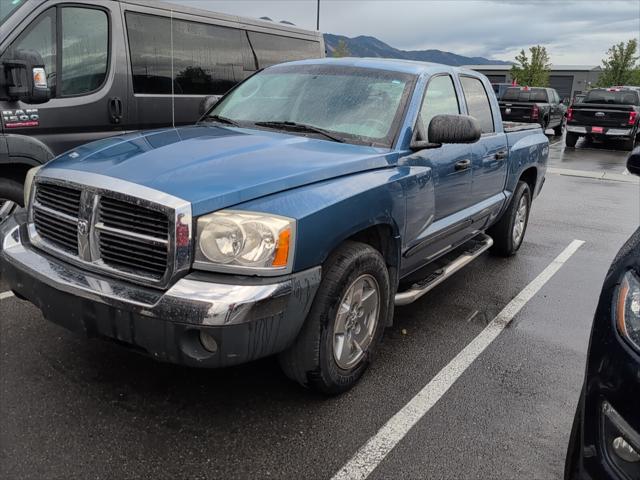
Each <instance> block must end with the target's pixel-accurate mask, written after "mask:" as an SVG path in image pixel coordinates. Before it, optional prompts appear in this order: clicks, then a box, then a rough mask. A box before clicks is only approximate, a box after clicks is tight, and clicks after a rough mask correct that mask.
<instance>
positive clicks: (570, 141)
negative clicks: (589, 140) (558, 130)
mask: <svg viewBox="0 0 640 480" xmlns="http://www.w3.org/2000/svg"><path fill="white" fill-rule="evenodd" d="M578 138H580V137H579V136H578V135H576V134H575V133H571V132H567V136H566V137H565V139H564V144H565V145H566V146H567V147H571V148H573V147H575V146H576V143H578Z"/></svg>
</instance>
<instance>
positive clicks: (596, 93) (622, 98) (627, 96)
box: [582, 90, 640, 105]
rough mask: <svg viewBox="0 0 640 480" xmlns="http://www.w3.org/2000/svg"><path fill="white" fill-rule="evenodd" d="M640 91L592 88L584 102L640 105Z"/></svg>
mask: <svg viewBox="0 0 640 480" xmlns="http://www.w3.org/2000/svg"><path fill="white" fill-rule="evenodd" d="M638 97H639V95H638V92H633V91H611V90H591V91H590V92H589V93H587V96H586V97H585V98H584V100H583V102H582V103H611V104H615V105H640V98H638Z"/></svg>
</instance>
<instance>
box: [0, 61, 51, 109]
mask: <svg viewBox="0 0 640 480" xmlns="http://www.w3.org/2000/svg"><path fill="white" fill-rule="evenodd" d="M16 53H17V55H16V57H18V58H16V59H15V60H5V61H4V62H2V67H3V70H4V75H3V76H2V78H1V80H2V82H3V84H4V86H5V90H6V93H7V96H8V97H9V99H10V100H13V101H16V100H20V101H22V102H24V103H44V102H46V101H48V100H49V98H50V95H51V92H50V91H49V86H48V84H47V74H46V72H45V69H44V62H43V61H42V58H41V57H40V55H38V54H37V53H35V52H25V51H18V52H16Z"/></svg>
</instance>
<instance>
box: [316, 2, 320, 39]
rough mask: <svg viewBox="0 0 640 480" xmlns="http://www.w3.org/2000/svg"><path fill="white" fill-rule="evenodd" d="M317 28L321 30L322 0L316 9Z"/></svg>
mask: <svg viewBox="0 0 640 480" xmlns="http://www.w3.org/2000/svg"><path fill="white" fill-rule="evenodd" d="M316 11H317V15H316V30H318V31H320V0H318V8H317V9H316Z"/></svg>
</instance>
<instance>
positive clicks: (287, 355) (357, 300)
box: [279, 241, 391, 395]
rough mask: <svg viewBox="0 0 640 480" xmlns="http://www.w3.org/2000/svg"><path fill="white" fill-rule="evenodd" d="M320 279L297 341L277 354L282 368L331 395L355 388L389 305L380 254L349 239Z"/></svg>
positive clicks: (295, 378) (385, 269)
mask: <svg viewBox="0 0 640 480" xmlns="http://www.w3.org/2000/svg"><path fill="white" fill-rule="evenodd" d="M322 277H323V278H322V282H321V283H320V287H319V289H318V292H317V293H316V297H315V299H314V301H313V305H312V306H311V311H310V312H309V315H308V316H307V319H306V320H305V323H304V325H303V326H302V330H301V331H300V333H299V334H298V337H297V338H296V340H295V342H294V344H293V345H292V346H291V347H290V348H289V349H288V350H286V351H284V352H282V353H281V354H280V356H279V360H280V365H281V367H282V370H283V371H284V373H285V374H286V375H287V376H288V377H289V378H291V379H292V380H295V381H297V382H298V383H300V384H301V385H303V386H305V387H308V388H311V389H314V390H316V391H319V392H321V393H324V394H327V395H336V394H339V393H342V392H345V391H347V390H349V389H350V388H351V387H353V386H354V385H355V384H356V383H357V382H358V380H359V379H360V377H361V376H362V374H363V373H364V372H365V370H366V369H367V367H368V365H369V363H370V362H371V357H372V354H373V352H374V350H375V347H376V346H377V344H378V342H379V341H380V338H381V337H382V332H383V330H384V326H385V325H386V324H387V316H388V315H389V311H390V306H391V298H390V295H391V293H390V292H391V288H390V283H389V272H388V270H387V265H386V263H385V261H384V258H382V255H380V253H379V252H378V251H377V250H375V249H374V248H373V247H371V246H369V245H367V244H364V243H360V242H352V241H348V242H345V243H344V244H343V245H342V246H341V247H340V248H338V249H337V250H336V251H335V252H334V253H333V254H331V256H330V257H329V259H328V260H327V261H326V262H325V264H324V265H323V269H322Z"/></svg>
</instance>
